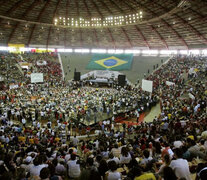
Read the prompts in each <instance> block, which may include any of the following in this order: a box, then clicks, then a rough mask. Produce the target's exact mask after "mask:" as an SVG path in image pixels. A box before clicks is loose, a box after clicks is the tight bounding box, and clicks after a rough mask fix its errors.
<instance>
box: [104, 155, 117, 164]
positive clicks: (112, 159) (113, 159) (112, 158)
mask: <svg viewBox="0 0 207 180" xmlns="http://www.w3.org/2000/svg"><path fill="white" fill-rule="evenodd" d="M109 161H115V162H116V164H117V165H119V158H118V157H114V155H113V153H110V154H109V159H108V160H107V161H106V162H107V163H108V162H109Z"/></svg>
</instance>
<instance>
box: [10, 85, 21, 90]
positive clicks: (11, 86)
mask: <svg viewBox="0 0 207 180" xmlns="http://www.w3.org/2000/svg"><path fill="white" fill-rule="evenodd" d="M18 87H19V85H18V84H10V85H9V89H16V88H18Z"/></svg>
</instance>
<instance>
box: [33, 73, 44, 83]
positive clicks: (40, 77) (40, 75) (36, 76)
mask: <svg viewBox="0 0 207 180" xmlns="http://www.w3.org/2000/svg"><path fill="white" fill-rule="evenodd" d="M38 82H43V73H32V74H31V83H38Z"/></svg>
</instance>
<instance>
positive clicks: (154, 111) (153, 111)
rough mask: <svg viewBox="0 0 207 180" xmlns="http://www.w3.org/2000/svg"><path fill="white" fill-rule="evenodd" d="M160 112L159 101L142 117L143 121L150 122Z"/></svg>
mask: <svg viewBox="0 0 207 180" xmlns="http://www.w3.org/2000/svg"><path fill="white" fill-rule="evenodd" d="M160 113H161V109H160V103H157V105H156V106H154V107H153V108H152V109H151V111H150V112H149V113H148V114H147V116H146V117H144V121H145V122H152V121H153V119H154V118H155V117H156V116H157V117H158V116H159V115H160Z"/></svg>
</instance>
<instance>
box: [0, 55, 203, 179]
mask: <svg viewBox="0 0 207 180" xmlns="http://www.w3.org/2000/svg"><path fill="white" fill-rule="evenodd" d="M206 60H207V59H206V58H202V57H187V56H186V57H174V58H172V59H170V60H169V62H168V63H166V64H164V65H163V66H161V68H160V69H158V70H157V71H155V72H154V73H153V74H151V75H150V76H149V77H148V78H147V79H148V80H152V81H153V93H152V94H151V95H150V94H148V93H147V92H143V91H142V90H141V88H140V87H139V86H138V87H133V88H131V89H130V90H126V89H124V88H120V89H108V88H107V89H106V88H99V89H97V88H92V87H79V88H77V89H73V88H69V87H67V84H66V83H64V82H61V81H56V82H49V81H46V82H45V83H44V84H41V85H31V84H27V85H25V86H23V87H21V88H19V89H14V90H6V91H2V92H1V100H0V101H1V112H0V114H1V130H0V131H1V132H0V142H1V148H0V151H1V153H0V178H1V179H5V180H6V179H51V180H52V179H84V180H87V179H94V180H98V179H107V180H119V179H126V180H148V179H152V180H155V179H164V180H177V179H186V180H191V179H193V178H195V177H194V175H196V178H197V179H201V180H204V179H205V178H206V177H207V164H206V163H207V162H206V160H207V109H206V108H207V107H206V102H207V97H206V96H207V90H206V83H207V82H206V76H207V74H206V62H207V61H206ZM190 68H193V69H194V71H193V73H189V70H190ZM166 81H169V82H171V85H167V84H166ZM158 100H159V101H160V104H161V114H160V115H159V116H158V117H156V118H154V119H152V122H149V123H146V122H144V123H141V124H139V125H136V126H133V127H132V128H130V133H129V131H127V129H123V131H120V130H119V129H118V130H117V129H114V128H113V129H111V131H110V132H109V133H105V131H104V129H102V131H101V133H100V134H99V135H98V136H96V137H95V138H87V139H79V138H78V137H76V136H74V137H70V136H68V133H69V131H70V129H69V128H68V127H67V125H68V123H70V120H71V119H72V118H80V119H81V118H83V117H85V118H86V119H87V118H90V117H91V115H92V114H93V118H94V114H101V113H103V112H106V113H107V111H109V113H112V114H113V115H114V114H116V113H119V112H120V111H128V110H133V113H135V114H136V113H137V112H138V113H139V112H141V111H143V110H145V109H147V108H149V107H150V104H152V103H154V102H157V101H158ZM30 111H31V112H30ZM30 114H31V115H30ZM49 116H51V117H49ZM44 119H47V120H50V121H52V120H56V121H58V123H57V126H58V125H59V123H60V124H61V125H62V126H63V128H65V129H68V130H67V131H66V134H63V133H62V131H61V130H60V129H58V128H54V127H52V126H51V124H50V125H48V126H46V125H44V124H41V123H40V122H41V120H44ZM14 120H18V122H19V123H18V124H14V122H13V121H14ZM50 121H49V122H50ZM28 122H32V125H30V126H28ZM38 123H39V124H38Z"/></svg>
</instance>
